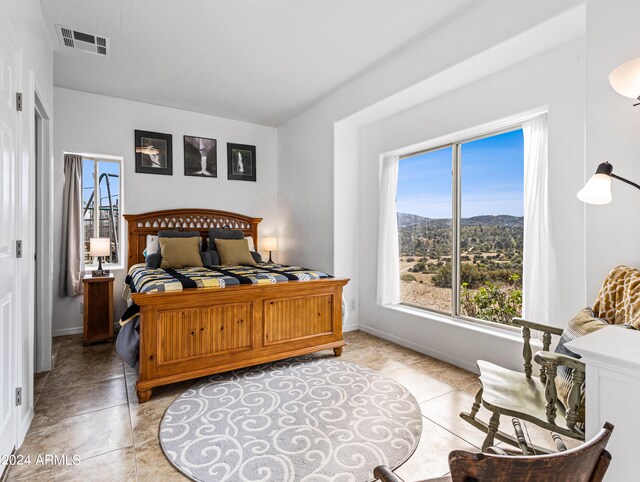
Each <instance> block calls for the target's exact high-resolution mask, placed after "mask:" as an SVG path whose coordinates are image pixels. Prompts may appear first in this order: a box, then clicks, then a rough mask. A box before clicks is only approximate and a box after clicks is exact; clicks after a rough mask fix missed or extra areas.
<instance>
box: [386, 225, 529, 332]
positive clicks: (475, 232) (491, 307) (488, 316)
mask: <svg viewBox="0 0 640 482" xmlns="http://www.w3.org/2000/svg"><path fill="white" fill-rule="evenodd" d="M461 224H462V225H461V236H460V238H461V239H460V241H461V242H460V246H461V255H460V260H461V306H460V312H461V313H462V314H464V315H466V316H471V317H474V318H480V319H484V320H487V321H496V322H499V323H504V324H510V323H511V319H512V318H513V317H514V316H520V315H521V310H522V246H523V228H524V226H523V224H524V223H523V218H522V217H516V216H507V215H500V216H475V217H470V218H463V219H462V223H461ZM398 236H399V243H400V280H401V283H400V289H401V300H402V302H403V303H407V304H411V305H417V306H421V307H424V308H428V309H432V310H436V311H439V312H443V313H446V314H451V313H452V306H451V299H452V281H451V250H452V248H451V243H452V233H451V220H450V219H429V218H425V217H421V216H417V215H414V214H405V213H398Z"/></svg>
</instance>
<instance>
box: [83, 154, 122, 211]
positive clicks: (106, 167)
mask: <svg viewBox="0 0 640 482" xmlns="http://www.w3.org/2000/svg"><path fill="white" fill-rule="evenodd" d="M83 163H84V168H83V170H82V201H83V204H86V203H87V202H88V201H89V198H90V197H91V194H93V160H88V159H85V160H84V161H83ZM119 167H120V164H119V163H117V162H101V163H100V168H101V170H102V171H101V172H99V173H98V175H100V174H103V173H107V174H116V175H117V174H118V170H119ZM109 182H110V187H111V196H112V198H113V202H114V203H115V200H116V199H117V198H118V196H117V195H116V193H119V191H120V179H119V178H117V177H110V178H109ZM100 197H101V198H102V206H108V205H109V200H108V196H107V185H106V183H105V179H103V180H102V182H101V183H100Z"/></svg>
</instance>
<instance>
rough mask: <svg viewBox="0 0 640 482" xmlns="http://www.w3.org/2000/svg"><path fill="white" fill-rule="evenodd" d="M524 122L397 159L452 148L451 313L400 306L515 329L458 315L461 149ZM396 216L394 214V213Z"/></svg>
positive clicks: (517, 126) (414, 152) (520, 125)
mask: <svg viewBox="0 0 640 482" xmlns="http://www.w3.org/2000/svg"><path fill="white" fill-rule="evenodd" d="M524 122H525V120H522V121H518V122H514V123H510V124H508V125H506V126H504V127H501V128H499V129H493V130H487V131H485V132H483V133H482V134H477V135H473V136H466V137H465V136H461V137H460V138H457V139H455V140H452V141H448V142H444V143H442V144H437V145H435V146H432V147H428V148H426V149H420V150H417V151H411V152H408V153H406V154H402V155H401V156H399V162H402V160H403V159H408V158H410V157H415V156H419V155H421V154H426V153H428V152H433V151H439V150H442V149H447V148H451V241H452V243H451V244H452V245H451V285H452V286H451V312H450V313H446V312H444V311H441V310H438V309H435V308H428V307H425V306H421V305H416V304H414V303H405V302H403V301H400V305H404V306H408V307H411V308H416V309H419V310H423V311H426V312H430V313H434V314H438V315H444V316H448V317H451V318H453V319H458V320H465V321H470V322H473V323H479V324H482V325H486V326H491V327H498V328H504V329H508V330H514V329H518V328H516V327H513V326H511V325H506V324H504V323H499V322H497V321H489V320H483V319H480V318H473V317H471V316H466V315H463V314H461V313H460V311H461V310H460V300H461V296H460V293H461V289H460V288H461V287H460V281H461V265H462V263H461V261H460V256H461V252H460V243H461V239H460V237H461V218H462V146H463V145H464V144H468V143H470V142H474V141H479V140H482V139H486V138H489V137H494V136H499V135H502V134H506V133H508V132H513V131H517V130H521V129H522V128H523V124H524ZM396 212H397V211H396ZM524 270H525V266H524V263H523V265H522V271H523V273H524Z"/></svg>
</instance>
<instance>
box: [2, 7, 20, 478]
mask: <svg viewBox="0 0 640 482" xmlns="http://www.w3.org/2000/svg"><path fill="white" fill-rule="evenodd" d="M18 55H19V54H18V48H17V46H16V45H15V43H14V41H13V37H12V35H11V34H10V32H9V27H8V26H7V24H6V19H5V18H4V16H2V15H1V14H0V458H1V457H2V456H4V455H7V454H9V453H11V451H12V450H13V447H14V446H15V443H16V430H17V423H16V417H17V414H16V406H15V389H16V381H15V373H16V365H15V364H16V356H17V353H16V323H17V320H16V287H15V285H16V273H17V269H16V257H15V255H16V253H15V243H16V238H15V236H16V222H15V219H16V217H15V213H16V207H17V206H16V161H17V157H18V156H17V149H18V142H17V141H18V139H17V133H18V112H17V109H16V92H17V88H18V86H17V83H18V82H17V80H18V68H19V62H18V58H19V57H18ZM2 469H4V467H3V466H0V473H1V472H2Z"/></svg>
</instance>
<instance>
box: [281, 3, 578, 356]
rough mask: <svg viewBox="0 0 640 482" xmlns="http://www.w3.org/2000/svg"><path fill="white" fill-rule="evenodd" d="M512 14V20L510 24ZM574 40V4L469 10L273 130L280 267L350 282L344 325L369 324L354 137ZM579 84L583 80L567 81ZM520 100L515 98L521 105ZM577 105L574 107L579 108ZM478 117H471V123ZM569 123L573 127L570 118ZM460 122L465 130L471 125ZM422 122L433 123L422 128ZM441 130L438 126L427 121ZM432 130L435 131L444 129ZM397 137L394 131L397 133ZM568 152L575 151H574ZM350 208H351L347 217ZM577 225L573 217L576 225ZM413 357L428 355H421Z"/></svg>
mask: <svg viewBox="0 0 640 482" xmlns="http://www.w3.org/2000/svg"><path fill="white" fill-rule="evenodd" d="M516 12H517V15H515V14H513V15H512V13H516ZM505 15H508V17H509V21H508V22H505V21H503V19H504V18H505ZM556 20H557V21H556ZM462 33H463V34H462ZM581 35H584V7H583V5H582V3H581V2H580V1H560V2H558V1H551V0H544V1H539V2H527V1H524V0H517V1H513V0H487V1H483V2H478V3H477V4H475V5H474V6H472V7H471V8H469V9H467V10H466V11H464V12H462V13H460V14H459V15H457V16H456V17H454V18H452V19H450V20H449V21H448V22H446V23H444V24H442V25H440V26H439V27H437V28H435V29H434V30H432V31H431V32H429V33H428V34H427V35H425V36H424V37H423V38H421V39H419V40H418V41H416V42H415V43H414V44H413V45H411V46H409V47H408V48H407V49H405V50H404V51H402V52H400V53H398V54H397V55H395V56H394V57H392V58H390V59H387V60H386V61H384V62H382V63H380V64H378V65H376V66H375V67H373V68H372V69H371V70H370V71H368V72H366V73H365V74H363V75H362V76H361V77H359V78H357V79H355V80H354V81H352V82H350V83H348V84H347V85H345V86H343V87H341V88H340V89H338V90H336V91H335V92H333V93H332V94H330V95H328V96H327V97H326V98H324V99H323V100H321V101H320V102H318V103H317V104H315V105H313V106H312V107H311V108H309V109H308V110H307V111H305V112H304V113H302V114H301V115H299V116H297V117H296V118H294V119H292V120H291V121H289V122H287V123H286V124H284V125H283V126H281V127H280V128H279V129H278V147H279V160H278V161H279V170H278V173H279V174H278V207H279V221H278V222H279V230H278V231H279V233H278V236H279V239H280V247H281V249H282V252H281V253H280V256H282V257H283V259H284V260H285V261H286V262H291V263H296V264H303V265H312V266H314V267H317V268H318V269H321V270H325V271H328V272H332V273H333V274H335V275H337V276H347V277H349V278H351V279H352V282H351V283H349V285H347V287H346V289H345V295H346V297H347V299H355V300H357V305H358V307H359V309H358V310H357V311H356V312H351V313H349V315H350V323H360V326H361V327H366V326H367V324H368V323H370V322H371V321H375V320H369V319H368V318H367V317H368V316H369V315H370V314H371V313H370V312H369V311H367V309H368V301H369V300H365V299H364V298H363V296H362V295H363V293H364V292H365V291H366V292H367V293H370V289H369V288H366V287H365V286H370V284H371V283H372V280H375V272H374V271H371V272H368V271H366V270H365V272H362V271H360V269H359V268H358V266H362V265H363V264H365V263H366V264H368V265H369V266H375V257H371V253H370V252H369V255H370V256H369V257H368V258H366V259H365V260H363V259H362V256H360V257H359V258H358V259H359V260H360V261H358V262H354V257H355V256H359V255H358V253H361V252H362V250H361V247H362V245H363V243H376V242H377V233H375V232H373V231H371V230H368V231H366V232H365V231H364V230H363V229H362V224H361V222H360V219H361V218H362V219H366V216H368V214H369V213H371V212H377V204H376V200H375V199H373V198H371V190H372V189H373V185H372V184H370V183H368V184H366V185H365V184H363V183H362V182H360V179H361V178H362V176H363V175H364V176H366V175H367V174H366V173H363V166H362V165H358V159H357V157H358V156H357V152H358V149H359V148H362V147H363V144H362V138H358V128H360V127H362V126H364V125H367V124H370V123H371V122H378V121H380V119H384V118H386V117H389V116H390V115H394V114H396V113H397V112H399V111H400V110H401V109H403V110H407V109H409V108H411V107H414V106H416V105H419V104H422V103H424V102H425V101H427V100H428V99H430V98H434V97H438V96H442V95H446V93H447V92H449V91H451V90H452V89H454V88H459V87H462V86H465V87H464V88H466V85H467V84H469V83H473V82H476V81H478V79H481V78H483V77H486V76H487V75H491V74H492V73H494V72H497V71H500V70H501V69H504V68H506V67H508V66H509V65H514V64H516V63H518V62H522V61H523V60H525V59H527V58H532V57H534V56H536V55H539V54H540V53H541V52H543V51H544V50H545V49H547V50H548V49H550V48H553V46H554V45H555V46H557V45H560V44H561V43H562V42H565V43H566V42H567V41H569V40H570V39H572V38H573V39H575V38H578V37H580V36H581ZM554 42H555V43H554ZM545 74H547V75H548V76H551V75H552V73H548V72H545V73H543V75H545ZM532 75H539V73H538V72H535V74H532ZM548 76H546V75H545V76H544V79H545V80H548V79H549V77H548ZM583 79H584V76H582V77H580V78H579V79H575V80H578V81H583ZM578 84H579V85H578V86H574V89H576V91H577V94H576V95H578V94H579V93H580V92H583V91H584V89H583V88H581V87H580V85H581V84H580V83H578ZM581 89H582V90H581ZM547 90H548V89H547ZM507 94H509V95H511V94H510V93H509V92H506V93H505V95H507ZM530 94H531V93H529V92H520V95H523V96H524V97H525V98H526V97H527V96H528V95H530ZM539 98H540V96H537V97H536V99H539ZM572 98H573V97H572ZM538 102H542V103H545V102H547V101H544V100H543V101H538ZM524 104H525V103H522V105H524ZM583 104H584V98H582V104H581V106H583ZM581 106H577V107H578V110H579V112H582V110H581ZM499 107H500V106H496V105H494V104H493V103H489V104H488V107H487V108H488V109H489V111H488V113H487V117H485V118H484V120H483V121H486V120H491V119H496V118H498V117H499V116H500V115H503V114H498V112H500V108H499ZM507 107H508V106H507ZM512 107H513V108H514V109H516V111H515V112H513V111H512V112H509V114H514V113H517V111H518V109H519V108H520V107H519V105H513V106H512ZM394 110H395V111H394ZM465 111H466V109H465V106H464V105H463V104H462V103H457V102H456V104H455V108H454V110H452V111H451V112H449V113H448V114H447V117H448V118H449V119H451V120H455V119H456V118H457V117H459V116H460V115H462V116H465V115H466V114H465ZM485 112H486V111H485ZM480 117H481V116H477V118H478V120H480ZM578 118H579V119H580V118H581V117H580V114H579V115H578ZM466 119H467V120H468V121H470V120H471V119H472V117H471V116H469V117H466ZM430 122H431V123H433V121H432V120H431V121H430ZM441 122H442V119H437V121H436V123H441ZM442 125H443V126H445V125H446V122H442ZM449 126H450V127H451V128H452V129H453V130H454V131H455V130H456V129H460V128H462V127H461V126H459V125H456V124H455V123H452V124H449ZM429 127H437V126H429ZM581 128H583V125H582V126H581ZM402 130H403V129H402V128H399V129H398V132H399V131H402ZM435 130H436V129H434V130H431V131H430V130H429V129H425V130H424V131H422V132H421V133H420V134H421V135H420V136H414V138H413V140H412V141H409V140H408V138H409V137H410V133H409V132H411V130H410V129H409V131H408V132H407V133H406V134H407V135H406V136H404V137H402V136H401V137H400V138H398V139H397V140H396V142H398V144H396V145H395V146H394V147H400V146H402V145H407V144H408V143H410V142H418V141H425V140H427V139H428V138H429V137H428V136H429V132H434V131H435ZM442 132H444V131H442ZM403 142H406V143H405V144H403ZM572 147H575V148H576V149H578V150H579V149H581V148H582V147H583V146H582V145H580V146H577V147H576V146H572ZM379 152H383V151H379ZM354 153H356V155H354ZM354 166H357V167H355V168H354ZM580 172H581V171H580ZM360 198H362V199H367V202H361V203H358V201H357V200H358V199H360ZM355 203H358V204H357V208H356V209H354V204H355ZM581 217H582V211H581V212H580V213H579V215H578V218H581ZM354 226H356V228H355V229H354ZM581 265H583V263H581ZM572 282H574V283H575V281H572ZM365 305H367V307H365ZM365 312H366V316H365ZM398 319H399V315H397V316H396V317H395V318H393V321H391V319H390V320H389V322H388V323H387V326H388V327H392V326H395V325H397V323H398ZM434 330H437V328H434ZM392 331H393V330H392ZM385 333H386V334H385ZM378 334H379V335H381V336H387V337H392V336H396V337H397V336H400V332H397V333H396V334H395V335H393V333H391V332H384V333H382V332H380V333H378ZM402 335H403V338H402V340H400V339H398V338H394V339H395V340H396V341H399V342H402V343H405V344H407V343H406V340H409V339H413V337H414V336H416V334H415V333H410V332H409V331H403V332H402ZM449 338H450V339H454V340H455V336H453V335H452V333H451V332H447V331H443V332H442V337H440V336H439V335H434V336H433V338H432V339H433V340H440V339H449ZM498 338H500V337H498ZM507 338H508V339H509V340H510V343H511V345H510V346H511V348H510V349H509V350H507V352H505V353H506V354H505V360H506V361H505V364H509V365H513V363H514V359H513V356H514V353H515V351H516V350H519V342H517V341H514V339H513V337H507ZM403 340H404V341H403ZM465 344H466V341H465V339H464V338H462V337H461V338H460V341H459V342H457V343H456V346H457V351H458V352H463V351H464V350H465V349H466V347H465ZM429 346H433V344H431V345H429ZM487 346H492V342H488V343H487V344H485V346H484V347H483V349H482V351H483V352H486V351H488V350H487ZM413 347H414V348H420V347H417V346H415V345H414V346H413ZM420 349H422V351H428V349H429V348H425V347H422V348H420ZM468 359H471V356H470V357H468ZM467 361H468V360H467ZM467 361H465V360H461V361H458V364H461V365H464V366H466V367H469V365H468V363H467Z"/></svg>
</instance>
